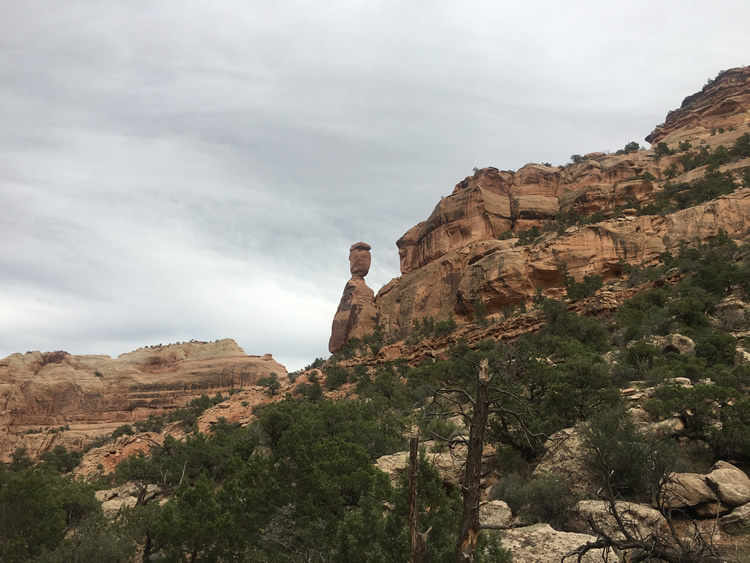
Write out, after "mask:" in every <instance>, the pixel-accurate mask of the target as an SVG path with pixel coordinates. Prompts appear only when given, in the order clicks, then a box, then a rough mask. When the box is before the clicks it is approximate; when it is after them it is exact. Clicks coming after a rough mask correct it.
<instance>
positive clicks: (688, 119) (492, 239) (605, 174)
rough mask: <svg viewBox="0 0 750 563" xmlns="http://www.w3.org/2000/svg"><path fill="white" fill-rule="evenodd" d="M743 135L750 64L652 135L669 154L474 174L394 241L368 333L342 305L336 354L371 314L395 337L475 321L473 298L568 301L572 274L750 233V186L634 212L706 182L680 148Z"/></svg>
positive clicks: (748, 116) (484, 302) (731, 168)
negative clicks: (395, 253)
mask: <svg viewBox="0 0 750 563" xmlns="http://www.w3.org/2000/svg"><path fill="white" fill-rule="evenodd" d="M746 133H750V67H742V68H737V69H732V70H729V71H726V72H723V73H721V74H720V75H719V76H718V77H717V78H716V79H715V80H713V81H710V83H709V84H708V85H706V87H704V88H703V90H701V92H699V93H697V94H694V95H693V96H689V97H688V98H686V99H685V101H684V102H683V104H682V107H681V108H679V109H677V110H675V111H672V112H670V113H669V114H668V116H667V119H666V121H665V123H664V124H662V125H660V126H658V127H657V128H656V129H655V130H654V132H652V133H651V134H650V135H649V136H648V137H647V138H646V140H647V141H649V142H651V143H654V144H655V145H656V144H661V143H664V144H665V145H666V150H664V149H665V147H664V146H662V145H660V146H659V150H658V151H657V150H654V149H649V150H637V151H630V152H626V151H624V150H623V151H618V153H619V154H618V153H615V154H605V153H602V152H594V153H589V154H587V155H583V156H581V157H576V158H575V159H574V160H575V162H574V163H571V164H567V165H565V166H550V165H548V164H527V165H526V166H524V167H522V168H521V169H519V170H518V171H516V172H511V171H502V170H498V169H497V168H492V167H490V168H483V169H477V170H475V173H474V174H473V175H472V176H469V177H467V178H465V179H464V180H462V181H461V182H459V183H458V184H457V185H456V186H455V188H454V189H453V192H452V193H451V195H449V196H448V197H445V198H443V199H441V201H440V202H439V203H438V204H437V205H436V206H435V209H434V210H433V212H432V213H431V214H430V216H429V217H428V218H427V220H425V221H423V222H421V223H419V224H417V225H416V226H414V227H412V228H411V229H409V230H408V231H407V232H406V233H405V234H404V235H403V236H402V237H401V238H400V239H399V240H398V241H397V243H396V245H397V247H398V250H399V257H400V270H401V276H400V277H399V278H396V279H394V280H392V281H391V282H390V283H388V284H387V285H386V286H385V287H383V288H382V289H381V290H380V291H379V292H378V294H377V296H376V297H375V305H376V309H375V312H371V313H370V314H369V315H368V318H367V320H366V321H365V322H366V323H367V325H366V326H367V328H365V325H360V323H361V322H362V321H360V320H359V317H358V316H357V315H351V314H348V313H347V312H346V311H343V312H342V311H341V307H340V313H337V316H338V318H339V319H340V323H339V326H338V328H337V327H336V324H335V323H334V324H335V326H334V332H335V333H336V334H334V335H332V338H331V344H332V346H331V347H330V349H331V351H336V350H338V349H340V347H341V346H342V345H343V343H345V342H346V339H347V338H348V336H347V335H354V334H357V335H362V334H366V333H367V332H368V328H369V327H372V326H374V323H373V321H372V318H374V317H377V318H378V322H379V324H381V325H383V326H384V327H385V330H386V331H387V332H389V333H390V334H394V335H397V336H405V335H406V334H408V333H409V332H410V331H411V330H412V327H413V326H414V323H415V321H420V320H421V319H423V318H425V317H433V318H435V319H445V318H447V317H448V316H449V315H453V317H454V318H456V320H458V321H459V322H461V321H463V322H468V321H471V320H473V319H474V317H475V307H476V304H477V303H481V306H482V307H481V308H482V309H483V310H484V311H486V312H487V313H488V314H490V315H492V314H497V313H499V312H501V311H502V310H503V308H505V307H507V306H509V305H514V304H517V303H519V302H524V301H528V300H529V299H530V298H532V297H533V296H534V295H535V293H537V292H538V291H542V292H543V293H544V294H545V295H547V296H549V297H561V296H563V295H564V293H565V289H564V288H563V283H564V281H565V276H566V275H570V276H573V278H575V279H576V280H579V281H580V280H581V279H582V278H583V277H584V276H587V275H600V276H602V278H603V279H604V281H605V282H606V281H607V280H609V279H612V278H616V277H618V276H620V275H621V274H622V272H623V269H624V267H625V266H626V265H628V264H629V265H635V266H646V265H648V264H650V263H653V262H654V261H655V260H656V259H657V258H658V257H659V255H660V254H662V253H663V252H666V251H674V250H675V249H676V248H677V247H678V245H679V244H680V242H681V241H683V240H684V241H688V242H694V241H706V240H709V239H711V238H712V237H714V236H716V234H717V233H718V232H719V230H720V229H722V230H724V231H726V232H727V233H728V234H729V235H730V236H731V237H735V238H741V237H744V236H745V235H746V234H747V232H748V229H749V228H750V222H749V221H750V192H749V191H748V190H747V189H744V190H738V191H736V192H735V193H734V194H731V195H728V196H724V197H721V198H718V199H716V200H714V201H710V202H707V203H704V204H701V205H697V206H695V207H692V208H689V209H685V210H682V211H678V212H676V213H674V212H672V213H670V212H669V210H667V212H664V213H662V214H660V215H641V216H639V211H638V208H639V207H643V206H646V205H647V204H649V203H651V202H653V201H654V200H655V199H656V198H657V197H659V196H660V194H661V193H662V192H663V191H664V189H665V186H667V183H668V182H673V183H679V182H693V181H695V180H698V179H701V178H703V177H704V176H705V174H706V172H707V167H706V166H701V167H697V168H693V169H691V170H688V171H683V172H680V171H682V170H684V166H683V163H682V159H683V157H685V156H686V155H688V153H687V152H685V150H686V149H684V148H682V147H681V144H683V146H687V143H684V142H686V141H687V142H688V143H689V144H690V146H692V147H693V149H692V150H694V151H697V149H698V147H706V148H710V149H712V150H713V149H715V148H716V147H718V146H719V145H724V147H725V148H730V147H732V146H733V144H734V143H735V141H736V140H737V139H738V138H739V137H740V136H742V135H744V134H746ZM687 150H688V151H689V150H691V149H687ZM749 166H750V159H748V158H745V159H744V160H739V161H738V160H736V159H733V160H731V161H730V162H727V163H725V164H723V165H721V166H720V167H719V168H718V171H719V172H726V173H728V174H731V175H733V176H734V178H735V179H736V182H737V184H738V185H739V183H740V179H741V177H742V174H743V171H744V169H746V168H747V167H749ZM667 176H669V178H667ZM592 215H593V216H594V217H592ZM581 218H587V219H586V220H585V221H581V220H580V219H581ZM566 225H572V226H568V227H567V228H566ZM534 228H537V229H538V231H531V230H532V229H534ZM532 232H533V233H534V234H538V235H540V236H537V237H535V236H532V234H531V233H532ZM350 283H351V282H350ZM355 289H356V288H354V287H351V288H350V287H349V286H348V285H347V290H346V291H345V298H344V299H342V306H344V307H346V306H347V303H345V300H346V299H347V293H346V292H347V291H348V292H350V293H352V294H353V293H354V291H355ZM348 299H350V300H351V299H353V297H349V298H348ZM367 299H368V304H369V295H368V298H367ZM343 324H345V326H346V329H345V330H344V328H343V326H342V325H343Z"/></svg>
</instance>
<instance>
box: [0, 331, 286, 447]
mask: <svg viewBox="0 0 750 563" xmlns="http://www.w3.org/2000/svg"><path fill="white" fill-rule="evenodd" d="M271 372H275V373H276V374H277V375H279V376H283V375H285V374H286V369H285V368H284V366H282V365H281V364H279V363H278V362H276V361H275V360H274V359H273V357H271V355H270V354H266V355H265V356H248V355H247V354H245V352H244V351H243V350H242V348H240V347H239V346H238V345H237V343H236V342H235V341H234V340H231V339H224V340H217V341H216V342H186V343H182V344H172V345H168V346H161V345H159V346H153V347H146V348H140V349H138V350H135V351H134V352H129V353H127V354H122V355H120V356H118V357H117V358H115V359H112V358H110V357H109V356H74V355H71V354H68V353H66V352H47V353H41V352H27V353H26V354H12V355H10V356H8V357H7V358H5V359H2V360H0V397H2V403H0V459H6V460H7V459H8V455H9V453H10V452H12V451H13V450H14V449H15V448H16V447H18V446H24V447H27V449H28V450H29V453H30V454H31V455H32V456H36V455H39V454H41V453H44V452H46V451H47V450H49V449H50V448H52V447H54V446H55V445H57V444H62V445H65V446H67V447H71V448H75V449H80V448H81V447H83V445H84V444H85V442H87V441H88V440H89V439H90V438H91V437H93V436H98V435H101V434H107V433H109V432H111V431H112V430H114V429H115V428H116V427H117V426H119V425H121V424H125V423H132V422H134V421H136V420H143V419H145V418H148V416H149V415H151V414H156V415H158V414H163V413H165V412H169V411H171V410H174V409H175V408H180V407H183V406H185V404H186V403H188V402H189V401H190V400H192V399H194V398H196V397H199V396H200V395H201V394H203V393H206V394H210V395H215V394H216V393H226V392H227V391H228V390H229V389H232V388H242V387H245V386H248V385H253V384H254V383H255V381H256V380H257V379H258V378H260V377H267V376H268V375H269V374H270V373H271ZM61 427H62V428H64V429H66V430H65V431H64V432H58V431H57V430H58V429H59V428H61ZM50 430H53V431H52V432H50Z"/></svg>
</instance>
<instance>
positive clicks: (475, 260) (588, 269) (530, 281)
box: [376, 189, 750, 333]
mask: <svg viewBox="0 0 750 563" xmlns="http://www.w3.org/2000/svg"><path fill="white" fill-rule="evenodd" d="M748 228H750V190H748V189H744V190H738V191H736V192H735V193H733V194H730V195H727V196H724V197H721V198H718V199H716V200H714V201H710V202H707V203H704V204H701V205H697V206H695V207H691V208H689V209H685V210H682V211H678V212H676V213H673V214H670V215H667V216H666V217H661V216H659V215H646V216H641V217H620V218H617V219H610V220H606V221H602V222H600V223H596V224H593V225H581V226H575V227H570V228H569V229H568V230H567V231H566V232H565V233H564V234H563V235H558V234H556V233H547V234H546V235H543V236H542V237H541V238H540V240H539V242H538V243H537V244H535V245H533V246H517V245H516V244H515V243H516V240H515V239H510V240H496V239H484V240H478V241H474V242H471V243H469V244H466V245H464V246H462V247H461V248H458V249H454V250H451V251H450V252H447V253H446V254H444V255H443V256H441V258H440V259H439V260H433V261H432V262H429V263H428V264H425V265H424V266H421V267H420V268H418V269H416V270H413V271H411V272H410V273H408V274H405V275H403V276H401V277H400V278H397V279H395V280H393V281H391V282H390V283H388V284H387V285H386V286H384V287H383V288H382V289H381V290H380V291H379V292H378V295H377V298H376V301H377V306H378V312H379V314H380V323H381V324H382V325H384V326H385V327H386V328H388V329H390V330H391V331H393V332H396V333H403V332H404V331H408V330H409V327H411V326H412V325H413V322H414V321H415V320H420V319H422V318H424V317H427V316H432V317H434V318H440V319H442V318H447V317H448V316H449V315H453V316H454V317H456V318H457V319H459V320H462V321H470V320H472V318H473V303H474V302H475V301H476V300H477V299H479V300H481V301H482V302H483V303H484V305H485V307H486V308H487V310H488V312H489V313H495V312H498V311H500V310H501V308H502V307H504V306H507V305H509V304H513V303H518V302H520V301H526V300H529V299H531V297H532V296H533V295H534V293H535V292H536V291H537V288H541V289H542V290H544V291H545V292H547V294H548V295H549V296H551V297H559V296H561V295H562V294H563V293H564V290H563V289H562V285H563V264H564V265H565V267H567V270H568V272H569V275H572V276H573V277H574V278H576V279H578V280H580V279H582V278H583V277H584V276H587V275H593V274H598V275H601V276H602V277H603V279H604V280H605V281H607V280H608V279H612V278H616V277H618V276H620V275H621V273H622V271H623V264H624V263H629V264H634V265H647V264H649V263H652V262H654V261H656V260H657V259H658V257H659V256H660V255H661V254H662V253H664V252H667V251H672V252H675V251H676V250H677V248H678V246H679V244H680V241H683V240H700V241H705V240H709V239H711V238H713V237H715V236H716V235H717V234H718V232H719V230H720V229H723V230H725V231H726V232H727V233H728V234H729V236H731V237H740V236H742V235H744V234H745V233H746V231H747V230H748Z"/></svg>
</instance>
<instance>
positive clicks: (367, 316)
mask: <svg viewBox="0 0 750 563" xmlns="http://www.w3.org/2000/svg"><path fill="white" fill-rule="evenodd" d="M370 263H371V256H370V245H369V244H367V243H365V242H357V243H354V244H353V245H352V246H351V248H350V249H349V271H350V272H351V274H352V277H351V279H350V280H349V281H348V282H347V283H346V285H345V286H344V294H343V295H342V296H341V301H340V302H339V307H338V309H337V310H336V315H335V316H334V317H333V326H332V327H331V339H330V340H329V342H328V349H329V350H330V351H331V353H332V354H333V353H335V352H338V351H339V350H341V349H342V348H343V347H344V346H346V344H347V343H348V342H349V339H350V338H362V337H363V336H365V335H366V334H369V333H370V332H372V331H373V329H374V328H375V326H376V325H377V324H378V311H377V309H376V307H375V293H374V292H373V291H372V289H370V288H369V287H368V286H367V284H366V283H365V276H366V275H367V273H368V272H369V271H370Z"/></svg>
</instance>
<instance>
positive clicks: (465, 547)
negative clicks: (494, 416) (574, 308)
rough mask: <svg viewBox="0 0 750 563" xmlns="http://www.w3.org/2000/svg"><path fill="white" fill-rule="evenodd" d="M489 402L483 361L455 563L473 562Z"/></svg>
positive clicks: (470, 439)
mask: <svg viewBox="0 0 750 563" xmlns="http://www.w3.org/2000/svg"><path fill="white" fill-rule="evenodd" d="M489 402H490V368H489V364H488V362H487V360H486V359H483V360H482V361H481V363H480V364H479V376H478V378H477V394H476V400H475V402H474V412H473V413H472V415H471V427H470V429H469V445H468V448H469V451H468V452H467V454H466V472H465V473H464V482H463V487H462V493H463V512H462V515H461V529H460V531H459V535H458V544H457V545H456V552H455V557H454V561H455V563H470V562H473V561H474V546H475V545H476V543H477V537H478V536H479V531H480V522H479V500H480V491H479V485H480V484H481V479H482V451H483V449H484V429H485V427H486V426H487V415H488V411H489Z"/></svg>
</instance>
